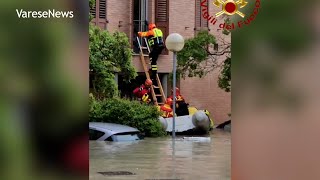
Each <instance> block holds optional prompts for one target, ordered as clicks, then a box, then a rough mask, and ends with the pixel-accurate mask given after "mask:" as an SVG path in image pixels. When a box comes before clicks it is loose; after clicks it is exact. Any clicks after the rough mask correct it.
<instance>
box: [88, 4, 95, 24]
mask: <svg viewBox="0 0 320 180" xmlns="http://www.w3.org/2000/svg"><path fill="white" fill-rule="evenodd" d="M95 4H96V0H89V8H90V9H93V8H94V6H95ZM92 19H93V16H92V14H90V12H89V22H91V20H92Z"/></svg>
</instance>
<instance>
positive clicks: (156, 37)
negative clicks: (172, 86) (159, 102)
mask: <svg viewBox="0 0 320 180" xmlns="http://www.w3.org/2000/svg"><path fill="white" fill-rule="evenodd" d="M138 35H139V36H140V37H147V38H148V44H149V47H151V49H152V50H151V52H150V54H149V58H150V61H151V79H152V81H153V84H154V85H156V75H157V71H158V66H157V60H158V57H159V55H160V54H161V52H162V50H163V49H164V40H163V33H162V31H161V30H160V29H158V28H157V27H156V25H155V24H152V23H151V24H149V31H147V32H138Z"/></svg>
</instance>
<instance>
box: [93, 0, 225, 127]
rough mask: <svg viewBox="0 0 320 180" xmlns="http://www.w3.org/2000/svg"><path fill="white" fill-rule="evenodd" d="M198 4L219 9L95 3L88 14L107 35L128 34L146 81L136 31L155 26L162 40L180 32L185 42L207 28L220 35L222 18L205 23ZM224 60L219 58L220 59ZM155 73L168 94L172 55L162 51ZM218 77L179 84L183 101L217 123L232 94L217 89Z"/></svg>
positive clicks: (119, 0) (149, 0) (144, 1)
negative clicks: (151, 25)
mask: <svg viewBox="0 0 320 180" xmlns="http://www.w3.org/2000/svg"><path fill="white" fill-rule="evenodd" d="M201 3H203V4H204V5H207V6H208V7H209V12H210V13H212V14H214V13H215V12H218V11H220V10H221V9H219V8H217V7H216V6H214V5H213V4H212V3H213V1H212V0H208V1H204V0H97V1H96V7H95V8H94V9H91V10H90V11H91V14H93V15H94V19H93V22H92V23H94V24H95V25H97V26H99V27H101V28H102V29H106V30H108V31H109V32H115V31H121V32H124V33H126V34H127V35H128V37H129V40H130V42H131V45H132V49H133V51H134V52H135V54H133V64H134V65H135V67H136V70H137V72H139V75H141V77H140V82H141V81H142V79H145V78H143V77H142V76H143V75H144V71H143V68H142V64H141V63H140V59H139V58H140V57H139V55H138V48H137V47H138V46H137V40H136V37H137V32H138V31H146V30H147V26H146V24H147V23H155V24H156V25H157V27H158V28H160V29H161V30H162V31H163V33H164V35H165V38H166V36H168V34H170V33H179V34H181V35H182V36H183V37H184V38H185V39H188V38H192V37H194V36H195V35H196V33H197V32H198V31H199V30H201V29H208V30H209V32H210V33H212V34H213V35H215V36H221V34H222V29H219V24H220V23H223V22H224V21H223V19H222V18H221V19H219V18H217V19H218V21H217V22H216V24H215V25H213V24H212V23H208V21H207V20H206V19H204V18H203V17H202V15H201V13H202V11H201V10H202V9H201V6H200V4H201ZM226 38H229V39H227V41H228V40H229V41H230V39H231V38H230V37H226ZM218 43H219V42H218ZM223 59H224V58H223V57H222V59H221V60H223ZM158 72H159V75H160V77H161V79H162V84H163V87H164V90H165V92H166V94H167V95H169V94H170V89H171V83H168V82H169V80H168V78H169V73H171V72H172V54H171V52H168V51H167V50H165V51H164V52H163V53H162V55H161V56H160V57H159V60H158ZM218 74H219V70H218V69H217V70H215V71H214V72H212V73H210V74H208V75H207V76H206V77H204V78H201V79H200V78H186V79H181V80H180V82H178V85H179V87H180V89H181V93H182V94H183V96H184V97H185V99H186V101H187V102H188V103H189V104H190V105H191V106H195V107H197V108H199V109H208V110H209V111H210V112H211V113H212V115H213V117H214V119H215V121H216V123H217V124H219V123H222V122H224V121H225V120H228V119H229V117H228V114H229V113H231V94H230V93H225V92H224V91H223V90H221V89H220V88H219V87H218V84H217V81H218ZM138 79H139V77H138ZM117 81H118V83H119V88H120V90H121V88H122V86H121V77H117ZM125 89H127V90H128V88H125ZM130 90H131V89H130V88H129V91H130Z"/></svg>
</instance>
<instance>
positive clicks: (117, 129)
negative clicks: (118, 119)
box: [89, 122, 139, 134]
mask: <svg viewBox="0 0 320 180" xmlns="http://www.w3.org/2000/svg"><path fill="white" fill-rule="evenodd" d="M89 127H90V128H95V129H97V130H98V129H99V130H102V131H112V132H113V134H116V133H125V132H139V130H138V129H136V128H133V127H130V126H125V125H121V124H114V123H103V122H89Z"/></svg>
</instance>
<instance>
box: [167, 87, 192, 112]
mask: <svg viewBox="0 0 320 180" xmlns="http://www.w3.org/2000/svg"><path fill="white" fill-rule="evenodd" d="M171 93H172V95H171V96H169V98H171V99H173V90H171ZM188 106H189V104H187V103H186V102H185V99H184V98H183V96H182V95H181V93H180V89H179V88H176V114H177V116H185V115H189V110H188Z"/></svg>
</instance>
